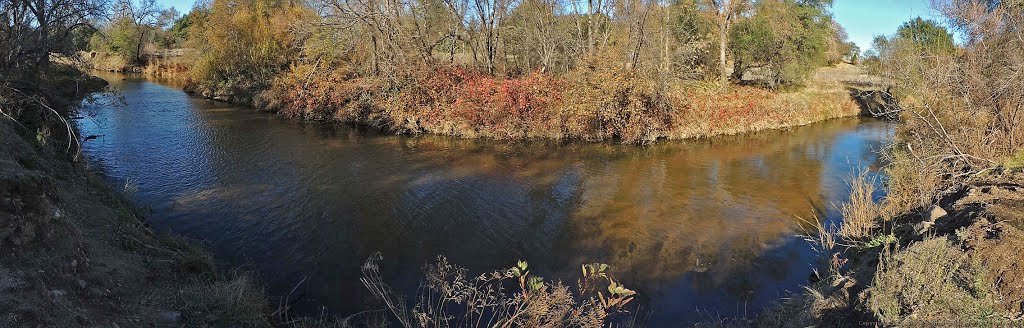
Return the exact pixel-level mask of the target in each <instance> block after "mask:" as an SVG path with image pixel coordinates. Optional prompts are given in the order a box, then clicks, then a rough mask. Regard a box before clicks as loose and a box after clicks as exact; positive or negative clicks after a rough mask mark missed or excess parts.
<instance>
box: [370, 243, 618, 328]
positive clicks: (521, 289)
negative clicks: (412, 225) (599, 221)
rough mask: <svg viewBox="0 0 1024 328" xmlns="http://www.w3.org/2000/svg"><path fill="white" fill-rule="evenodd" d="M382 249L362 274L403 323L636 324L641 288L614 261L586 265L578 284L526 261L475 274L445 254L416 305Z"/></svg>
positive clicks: (428, 270)
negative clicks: (615, 270)
mask: <svg viewBox="0 0 1024 328" xmlns="http://www.w3.org/2000/svg"><path fill="white" fill-rule="evenodd" d="M381 259H382V257H381V256H380V254H376V255H374V256H373V257H371V258H370V259H369V260H367V261H366V264H364V265H363V268H362V271H363V278H362V279H360V280H361V281H362V282H363V284H364V285H365V286H366V287H367V288H368V289H369V290H370V292H371V294H373V295H374V296H375V297H376V298H377V299H378V300H379V301H380V302H381V303H383V304H384V307H385V309H384V310H385V311H386V312H389V317H388V318H389V319H393V320H395V321H397V324H398V325H399V326H402V327H428V326H430V327H482V326H483V327H604V326H605V325H606V324H613V325H624V326H625V325H628V324H629V323H631V321H630V319H631V318H632V314H631V313H630V311H631V310H630V308H632V307H633V302H632V300H633V297H634V296H635V295H636V292H634V291H632V290H629V289H627V288H625V287H624V286H622V285H621V284H619V283H618V282H617V281H615V280H614V279H613V278H612V277H611V276H610V275H609V273H608V269H609V267H608V265H606V264H600V263H594V264H584V265H582V267H581V271H582V276H581V277H580V278H579V280H577V281H576V284H575V286H571V287H570V286H568V285H564V284H562V283H561V282H550V281H546V280H544V278H542V277H539V276H536V275H532V274H531V273H530V271H529V265H528V264H527V263H526V262H523V261H520V262H519V263H517V264H516V266H513V267H511V268H509V269H505V270H495V271H493V272H485V273H483V274H480V275H478V276H470V275H469V272H468V270H466V269H465V268H462V267H459V266H457V265H454V264H451V263H449V262H448V260H447V259H445V258H444V257H438V258H437V261H436V262H435V263H430V264H427V265H425V266H424V267H423V274H424V278H425V280H424V281H423V282H422V285H421V287H420V288H419V293H418V295H417V298H416V304H415V306H414V307H412V308H409V307H408V305H407V304H406V303H405V299H404V298H403V297H402V296H401V295H398V294H396V293H395V292H394V291H393V290H391V288H390V287H388V285H387V284H386V283H385V282H384V281H383V279H382V278H381V276H380V266H379V263H380V261H381Z"/></svg>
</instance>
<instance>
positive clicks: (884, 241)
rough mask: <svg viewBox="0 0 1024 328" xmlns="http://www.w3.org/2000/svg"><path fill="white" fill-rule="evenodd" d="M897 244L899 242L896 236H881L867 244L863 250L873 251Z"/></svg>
mask: <svg viewBox="0 0 1024 328" xmlns="http://www.w3.org/2000/svg"><path fill="white" fill-rule="evenodd" d="M896 242H898V240H897V239H896V235H894V234H888V235H881V236H877V237H875V238H873V239H871V240H870V241H868V242H867V243H865V244H864V246H863V249H872V248H876V247H879V246H885V245H890V244H895V243H896Z"/></svg>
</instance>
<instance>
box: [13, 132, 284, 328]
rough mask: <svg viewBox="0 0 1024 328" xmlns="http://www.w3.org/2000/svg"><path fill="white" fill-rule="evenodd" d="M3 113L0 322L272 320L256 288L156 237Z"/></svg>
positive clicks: (177, 242) (128, 208)
mask: <svg viewBox="0 0 1024 328" xmlns="http://www.w3.org/2000/svg"><path fill="white" fill-rule="evenodd" d="M37 136H39V137H38V138H45V137H43V136H42V135H38V134H37V133H35V131H33V130H32V129H30V128H28V127H26V125H25V124H23V123H21V122H18V121H13V120H11V119H9V118H7V117H4V118H0V327H37V326H45V327H148V326H190V327H194V326H208V325H214V326H269V325H270V322H269V321H268V319H267V318H269V317H270V316H269V313H270V311H269V309H268V306H267V303H268V302H267V299H266V298H265V296H264V295H263V293H262V290H261V289H260V288H258V287H257V286H255V285H254V284H253V283H252V280H251V279H249V278H247V277H245V276H237V275H226V274H221V273H220V271H218V270H217V269H216V268H215V265H214V264H213V261H212V260H211V257H210V256H209V255H208V254H206V253H205V252H203V251H202V250H200V249H199V248H196V247H195V246H193V245H192V244H190V243H187V242H185V241H183V240H181V239H177V238H171V237H161V236H157V235H155V234H153V232H152V231H151V230H150V229H149V228H148V227H147V226H146V224H145V222H144V217H143V216H142V215H140V213H139V212H138V211H137V210H135V209H134V208H133V207H132V205H131V204H130V203H128V202H127V201H126V200H125V198H124V197H122V195H121V194H120V192H118V191H116V190H112V189H111V188H109V187H108V186H107V185H106V184H105V183H104V181H102V179H101V178H99V177H98V176H96V175H95V174H93V173H90V172H89V171H88V170H86V168H84V167H83V166H82V165H81V164H79V163H73V162H72V161H71V160H70V157H71V156H70V155H68V154H67V153H66V152H65V149H64V148H63V147H59V148H60V149H56V148H58V147H52V146H46V145H45V144H44V143H43V142H39V141H38V140H43V139H38V140H37V139H36V138H33V137H37Z"/></svg>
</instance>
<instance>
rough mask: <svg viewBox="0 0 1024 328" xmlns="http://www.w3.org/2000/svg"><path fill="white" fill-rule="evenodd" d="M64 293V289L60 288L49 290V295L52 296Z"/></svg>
mask: <svg viewBox="0 0 1024 328" xmlns="http://www.w3.org/2000/svg"><path fill="white" fill-rule="evenodd" d="M64 294H65V293H64V291H63V290H60V289H54V290H51V291H50V296H53V297H54V298H57V297H61V296H64Z"/></svg>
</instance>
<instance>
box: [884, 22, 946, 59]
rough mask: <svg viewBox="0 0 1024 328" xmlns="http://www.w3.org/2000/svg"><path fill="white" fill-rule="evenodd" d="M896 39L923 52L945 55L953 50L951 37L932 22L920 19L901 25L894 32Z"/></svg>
mask: <svg viewBox="0 0 1024 328" xmlns="http://www.w3.org/2000/svg"><path fill="white" fill-rule="evenodd" d="M896 37H898V38H901V39H906V40H909V41H910V42H911V43H913V44H914V45H916V46H918V47H920V48H921V49H922V50H924V51H928V52H932V53H947V52H950V51H952V50H953V48H954V45H953V35H952V34H949V32H948V31H946V28H945V27H942V26H940V25H939V24H938V23H937V22H935V21H934V20H930V19H929V20H925V19H921V17H917V18H914V19H912V20H910V21H908V22H905V23H903V25H900V27H899V28H898V29H897V30H896Z"/></svg>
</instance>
